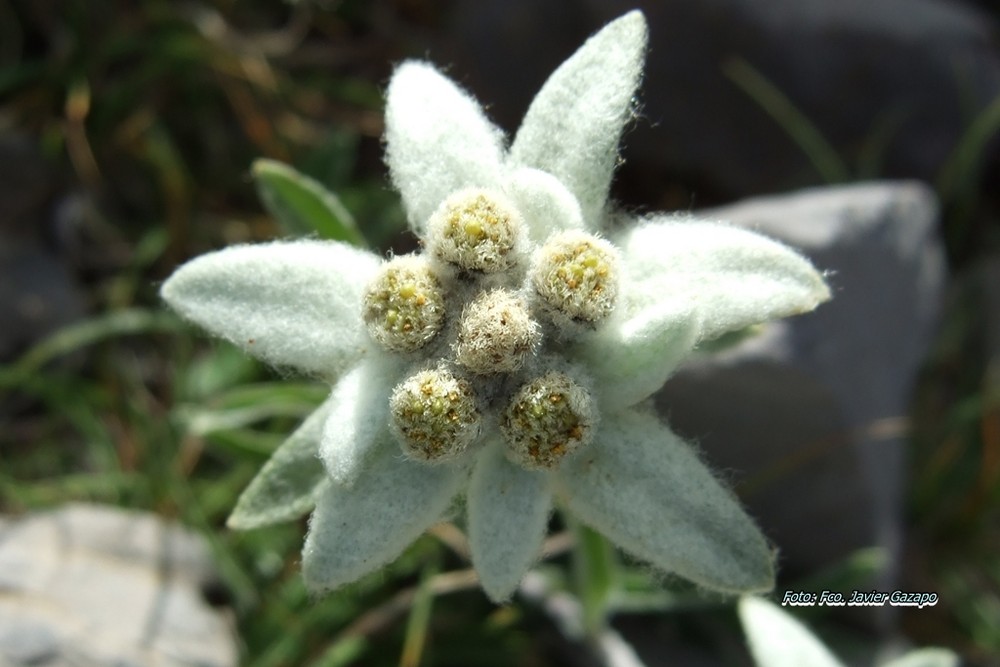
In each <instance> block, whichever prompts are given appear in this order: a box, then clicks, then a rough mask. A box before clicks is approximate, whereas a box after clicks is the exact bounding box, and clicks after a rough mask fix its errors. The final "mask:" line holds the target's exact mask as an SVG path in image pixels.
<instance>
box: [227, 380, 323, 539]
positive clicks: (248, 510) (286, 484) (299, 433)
mask: <svg viewBox="0 0 1000 667" xmlns="http://www.w3.org/2000/svg"><path fill="white" fill-rule="evenodd" d="M334 405H335V403H334V397H332V396H331V397H330V398H328V399H326V401H324V402H323V404H322V405H320V406H319V407H318V408H317V409H316V410H315V411H314V412H313V413H312V414H311V415H309V417H307V418H306V420H305V421H304V422H302V425H301V426H299V428H297V429H296V430H295V432H294V433H292V435H290V436H289V437H288V439H287V440H285V441H284V442H283V443H282V444H281V446H280V447H278V449H276V450H275V451H274V454H272V455H271V458H270V459H268V460H267V463H265V464H264V467H263V468H261V470H260V472H259V473H257V476H256V477H254V478H253V481H251V482H250V485H249V486H247V488H246V490H244V491H243V493H242V494H241V495H240V499H239V500H238V501H237V502H236V508H235V509H234V510H233V513H232V514H230V515H229V519H228V520H227V521H226V525H227V526H229V527H230V528H232V529H234V530H249V529H251V528H258V527H260V526H268V525H270V524H273V523H280V522H282V521H291V520H292V519H297V518H298V517H300V516H302V515H303V514H305V513H306V512H308V511H309V510H311V509H312V508H313V507H314V506H315V505H316V498H317V497H318V496H319V494H320V493H321V492H322V490H323V485H324V484H326V483H328V480H327V476H326V471H325V470H324V469H323V464H322V463H320V461H319V459H318V458H316V452H317V450H318V449H319V440H320V437H321V436H322V433H323V424H325V423H326V420H327V417H328V416H329V415H330V412H331V411H332V410H333V408H334Z"/></svg>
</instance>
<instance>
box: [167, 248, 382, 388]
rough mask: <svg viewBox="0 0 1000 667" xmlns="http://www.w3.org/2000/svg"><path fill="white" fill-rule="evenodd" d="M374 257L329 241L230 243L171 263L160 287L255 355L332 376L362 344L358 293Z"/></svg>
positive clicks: (179, 306) (185, 310) (191, 315)
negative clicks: (173, 267)
mask: <svg viewBox="0 0 1000 667" xmlns="http://www.w3.org/2000/svg"><path fill="white" fill-rule="evenodd" d="M377 266H378V258H376V257H375V255H373V254H372V253H370V252H366V251H363V250H359V249H357V248H354V247H351V246H349V245H347V244H345V243H339V242H336V241H295V242H291V243H287V242H286V243H265V244H260V245H246V246H233V247H231V248H226V249H225V250H220V251H218V252H213V253H209V254H207V255H202V256H200V257H197V258H195V259H193V260H191V261H190V262H188V263H187V264H185V265H184V266H182V267H180V268H179V269H177V271H175V272H174V274H173V275H172V276H170V278H169V279H168V280H167V281H166V282H165V283H164V284H163V287H162V288H161V290H160V294H161V295H162V296H163V298H164V300H165V301H166V302H167V303H168V304H170V306H171V307H172V308H173V309H174V310H176V311H177V312H178V313H180V314H181V315H183V316H184V317H186V318H187V319H189V320H192V321H193V322H195V323H197V324H199V325H200V326H202V327H204V328H206V329H208V330H209V331H211V332H212V333H214V334H216V335H217V336H221V337H222V338H225V339H226V340H228V341H230V342H232V343H234V344H236V345H238V346H239V347H241V348H243V349H244V350H246V351H247V352H248V353H250V354H252V355H253V356H255V357H258V358H260V359H263V360H264V361H267V362H269V363H272V364H275V365H277V366H294V367H296V368H298V369H300V370H302V371H304V372H306V373H311V374H312V373H318V374H320V375H323V376H328V377H332V376H335V375H336V374H337V373H339V372H340V371H342V370H344V369H345V368H348V367H350V366H351V365H353V364H354V363H355V362H356V361H357V359H358V358H359V357H360V356H361V355H362V354H363V353H364V351H365V350H366V349H367V347H368V345H369V343H368V341H367V336H365V335H364V331H363V327H362V325H361V320H360V318H359V317H358V314H359V313H360V309H361V294H362V289H363V286H364V284H365V283H366V282H367V281H368V280H369V278H371V276H372V275H373V274H374V273H375V270H376V268H377Z"/></svg>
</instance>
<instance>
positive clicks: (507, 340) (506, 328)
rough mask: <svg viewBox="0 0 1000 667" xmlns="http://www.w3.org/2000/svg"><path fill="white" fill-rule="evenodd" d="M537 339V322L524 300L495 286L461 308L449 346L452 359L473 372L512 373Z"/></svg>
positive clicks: (522, 362)
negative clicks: (451, 350) (453, 355)
mask: <svg viewBox="0 0 1000 667" xmlns="http://www.w3.org/2000/svg"><path fill="white" fill-rule="evenodd" d="M540 339H541V331H540V329H539V326H538V323H536V322H535V321H534V320H533V319H531V313H530V312H529V311H528V306H527V304H525V302H524V300H523V299H521V298H519V297H517V296H516V295H514V293H512V292H510V291H509V290H504V289H495V290H492V291H490V292H485V293H483V294H480V295H479V296H478V297H476V299H475V301H473V302H472V303H470V304H469V305H468V306H466V307H465V310H464V311H462V319H461V320H460V322H459V325H458V337H457V339H456V340H455V343H454V345H453V346H452V349H453V350H454V352H455V361H457V362H458V363H459V364H461V365H462V366H464V367H465V368H467V369H468V370H470V371H472V372H473V373H478V374H481V375H485V374H488V373H511V372H513V371H516V370H517V369H519V368H521V366H522V365H523V364H524V360H525V359H526V358H527V356H528V355H529V354H530V353H531V351H532V350H534V349H535V348H536V347H537V346H538V343H539V341H540Z"/></svg>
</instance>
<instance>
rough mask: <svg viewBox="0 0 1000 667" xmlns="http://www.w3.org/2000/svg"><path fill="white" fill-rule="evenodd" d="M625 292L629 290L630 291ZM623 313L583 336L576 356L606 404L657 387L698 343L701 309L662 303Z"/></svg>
mask: <svg viewBox="0 0 1000 667" xmlns="http://www.w3.org/2000/svg"><path fill="white" fill-rule="evenodd" d="M626 296H627V294H626ZM629 310H630V308H628V307H627V304H623V306H622V308H621V309H620V313H621V315H620V316H618V317H617V318H616V319H615V320H613V321H612V322H609V323H608V324H607V325H606V326H604V327H602V328H601V329H599V330H598V331H596V332H594V334H593V335H591V336H589V337H587V338H585V339H583V340H582V341H581V342H580V344H579V345H578V346H577V347H576V349H575V350H574V351H573V356H574V357H576V358H577V359H579V360H580V361H582V362H583V363H585V364H586V366H587V370H588V371H589V372H590V375H591V377H592V378H593V380H594V391H595V392H596V393H597V396H598V399H599V400H600V404H601V407H602V409H604V410H605V411H608V412H617V411H618V410H620V409H622V408H625V407H628V406H630V405H635V404H636V403H638V402H640V401H642V400H644V399H646V398H647V397H649V396H651V395H652V394H653V393H655V392H656V391H658V390H659V389H660V387H662V386H663V383H664V382H666V381H667V378H668V377H670V374H671V373H673V371H674V369H675V368H677V365H678V364H679V363H680V362H681V361H682V360H683V359H684V357H685V356H687V354H688V353H689V352H690V351H691V350H692V349H693V348H694V344H695V341H696V336H697V335H698V332H699V328H700V325H699V321H698V314H697V312H695V311H694V310H693V308H692V306H691V305H690V304H687V303H683V302H682V303H678V302H669V301H667V302H664V303H661V304H656V305H653V306H649V307H647V308H644V309H640V310H639V312H638V313H637V314H635V315H633V316H631V317H629V316H628V312H629Z"/></svg>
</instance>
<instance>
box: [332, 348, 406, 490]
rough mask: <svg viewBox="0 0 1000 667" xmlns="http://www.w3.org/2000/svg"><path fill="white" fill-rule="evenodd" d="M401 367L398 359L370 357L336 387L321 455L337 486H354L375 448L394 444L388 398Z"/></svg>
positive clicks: (396, 381)
mask: <svg viewBox="0 0 1000 667" xmlns="http://www.w3.org/2000/svg"><path fill="white" fill-rule="evenodd" d="M402 367H403V363H402V362H401V361H400V360H399V359H397V358H395V357H381V356H377V357H371V358H368V359H366V360H365V361H364V362H362V364H361V365H359V366H358V367H357V368H355V369H354V370H352V371H351V372H350V373H348V374H347V375H345V376H344V377H343V378H341V380H340V381H339V382H338V383H337V385H336V387H334V390H333V395H332V396H331V400H332V401H333V402H334V407H333V410H332V411H331V412H330V418H329V419H328V420H327V422H326V426H325V428H324V429H323V436H322V441H321V444H320V447H319V456H320V459H321V460H322V462H323V464H324V465H325V466H326V470H327V472H328V473H329V474H330V477H331V478H332V479H333V481H334V482H336V483H337V484H340V485H343V486H351V485H353V484H354V481H355V480H356V479H357V477H358V475H359V474H360V473H361V470H362V467H363V464H364V462H365V460H366V459H367V458H368V456H369V455H370V454H371V452H372V451H373V450H374V448H375V447H376V446H378V445H381V444H383V443H389V442H391V441H392V438H393V436H392V434H391V433H390V432H389V395H390V394H391V393H392V389H393V387H395V386H396V384H397V383H398V382H399V380H400V373H401V371H402Z"/></svg>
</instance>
